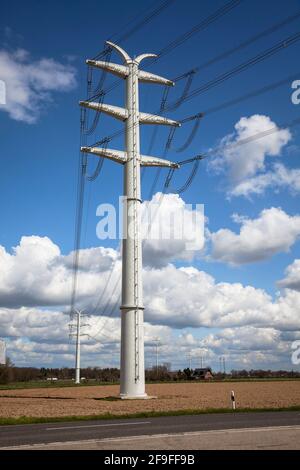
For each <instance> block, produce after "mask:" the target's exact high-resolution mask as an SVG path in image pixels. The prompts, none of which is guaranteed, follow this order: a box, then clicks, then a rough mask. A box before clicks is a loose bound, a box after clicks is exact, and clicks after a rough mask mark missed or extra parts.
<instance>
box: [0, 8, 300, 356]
mask: <svg viewBox="0 0 300 470" xmlns="http://www.w3.org/2000/svg"><path fill="white" fill-rule="evenodd" d="M224 3H225V2H224V0H220V1H219V0H214V1H213V2H209V1H201V2H198V1H195V0H189V1H188V2H180V1H178V0H176V1H174V3H173V4H172V6H170V7H169V8H166V9H165V10H164V11H163V12H162V13H161V14H160V15H159V16H158V17H157V18H155V19H154V20H153V21H150V22H149V23H148V24H147V25H145V26H144V27H143V28H142V29H141V30H140V31H137V32H136V33H134V34H133V35H132V36H131V37H130V38H128V39H127V40H125V41H124V42H122V43H121V45H122V47H124V49H126V50H127V51H128V52H129V53H130V54H131V55H138V54H140V53H143V52H157V51H159V50H160V49H162V48H163V47H164V46H165V45H167V44H168V43H170V42H171V41H172V40H173V39H174V38H176V37H178V36H179V35H180V34H182V33H183V32H185V31H188V30H189V29H191V28H192V27H193V26H194V25H195V24H197V23H199V22H200V21H201V19H202V18H205V17H207V16H209V15H210V14H211V13H212V12H213V11H215V10H217V8H219V7H221V6H222V5H223V4H224ZM151 5H153V6H155V5H158V2H154V3H153V2H151V1H145V0H144V1H143V2H142V3H141V2H137V1H134V0H130V1H128V2H119V1H116V2H114V3H113V4H110V3H108V2H99V1H91V0H86V1H84V2H83V1H81V0H80V1H79V0H77V1H75V2H72V4H71V2H68V1H63V2H58V1H56V0H54V1H51V2H50V1H43V2H37V1H32V0H28V1H27V2H21V1H16V2H14V3H9V2H7V3H6V4H5V5H4V6H2V11H1V20H0V37H1V40H2V41H1V43H2V46H1V48H0V49H1V50H2V51H5V52H6V53H8V54H10V55H11V56H13V54H15V53H16V51H17V50H20V49H22V50H25V51H27V52H28V53H29V55H28V56H27V58H26V59H25V60H26V61H27V63H31V64H34V63H37V62H38V61H40V60H41V59H42V58H47V59H53V61H55V62H56V63H59V64H62V65H64V66H66V67H68V68H69V70H72V71H73V72H72V73H73V74H74V77H75V78H74V80H76V84H75V83H73V84H72V85H71V84H70V86H69V88H68V87H65V90H64V89H63V87H61V88H60V89H59V87H57V89H56V90H55V89H51V87H50V88H49V90H50V91H49V95H48V97H47V98H46V99H45V100H44V101H45V102H43V103H41V104H42V108H43V109H42V110H41V112H39V113H38V115H36V121H35V122H33V123H28V122H24V119H23V120H20V119H19V120H16V119H14V118H12V117H11V115H9V113H8V112H6V111H7V110H6V109H5V107H2V108H0V129H1V130H0V155H1V160H2V171H1V174H0V187H1V194H2V197H1V198H0V213H1V219H2V224H1V231H0V245H2V246H3V247H4V248H5V250H6V251H7V252H9V253H11V249H12V247H14V246H17V245H18V244H19V242H20V239H21V237H22V236H28V237H30V236H39V237H49V239H50V240H52V242H53V243H54V244H56V245H58V246H59V247H60V250H61V253H62V254H65V255H67V254H68V253H69V252H70V251H71V250H72V248H73V244H74V219H75V208H76V187H77V186H76V185H77V162H78V148H79V114H80V110H79V106H78V101H79V100H80V99H84V98H85V96H86V65H85V59H87V58H92V57H93V56H94V55H95V54H96V53H97V52H99V51H100V50H102V48H103V43H104V41H105V40H106V39H107V38H110V37H112V40H113V39H115V37H116V36H113V35H114V34H115V33H122V32H123V31H124V30H125V31H126V30H127V29H128V27H129V28H130V25H129V26H128V27H127V28H126V27H125V29H124V25H126V23H127V22H128V21H130V20H131V19H132V17H134V15H136V14H139V13H140V14H141V17H142V16H144V13H143V12H145V11H147V10H149V8H150V7H151ZM298 10H300V2H299V1H298V0H288V1H286V2H283V1H279V0H276V1H270V0H265V1H263V2H261V1H258V0H253V1H249V0H244V1H242V2H241V4H240V5H239V6H237V7H236V8H235V9H233V10H232V11H231V12H230V13H228V14H226V15H225V16H224V17H222V18H221V19H219V20H218V21H216V22H215V23H213V24H211V25H210V26H208V27H207V28H206V29H205V30H204V31H201V32H199V33H197V34H195V35H194V36H193V37H192V38H191V39H189V40H187V41H185V42H184V43H183V44H182V45H181V46H179V47H177V48H175V49H174V50H173V51H172V52H171V53H169V54H167V55H165V56H164V57H162V58H161V59H160V60H158V61H157V62H155V63H154V64H152V65H151V66H150V65H149V66H147V63H146V61H145V62H144V66H145V68H146V70H149V71H152V72H154V73H157V74H159V75H162V76H165V77H168V78H174V77H176V76H179V75H180V74H182V73H184V72H186V71H187V70H190V69H191V68H193V67H195V66H200V70H199V72H198V73H197V74H196V75H195V78H194V82H193V85H192V90H193V89H194V88H197V87H199V86H201V85H202V84H205V83H207V82H209V81H210V80H211V79H214V78H215V77H217V76H218V75H220V74H222V73H224V72H226V71H228V70H231V69H232V68H234V67H235V66H236V65H238V64H240V63H242V62H244V61H246V60H247V59H249V58H251V57H253V56H255V55H256V54H258V53H259V52H262V51H264V50H265V49H267V48H269V47H271V46H273V45H274V44H276V43H278V42H279V41H281V40H283V39H285V38H287V37H289V36H290V35H292V34H295V33H297V32H298V31H299V26H300V18H298V19H297V20H295V21H293V22H291V23H290V24H288V25H286V26H285V27H283V28H280V29H279V30H278V31H276V32H274V33H273V34H270V35H268V36H266V37H264V38H262V39H260V40H258V41H256V42H255V43H254V44H252V45H250V46H248V47H246V48H243V49H242V50H240V51H238V52H236V53H234V54H232V55H230V56H229V57H228V58H226V59H223V60H220V61H218V62H217V63H215V64H214V65H212V66H210V67H206V68H205V69H203V70H201V65H203V64H205V63H206V62H207V61H208V60H210V59H211V58H214V57H216V56H217V55H219V54H221V53H222V52H225V51H227V50H228V49H231V48H233V47H237V46H238V45H239V44H240V43H241V42H243V41H244V40H247V39H248V38H251V37H252V36H254V35H255V34H258V33H260V32H261V31H264V30H265V29H267V28H269V27H271V26H272V25H275V24H276V23H279V22H280V21H282V20H283V19H284V18H287V17H289V16H291V15H293V14H296V13H298ZM16 11H17V12H18V14H17V15H16ZM299 47H300V42H297V43H295V44H294V45H292V46H291V47H288V48H286V49H283V50H281V51H280V52H279V53H277V54H275V55H274V56H272V57H270V58H269V59H267V60H265V61H263V62H262V63H260V64H258V65H255V66H254V67H252V68H249V69H248V70H247V71H245V72H243V73H241V74H239V75H237V76H235V77H233V78H231V79H230V80H228V81H226V82H224V83H222V84H221V85H219V86H217V87H215V88H213V89H212V90H210V91H208V92H206V93H203V94H201V95H199V96H196V97H195V98H194V99H192V100H189V101H187V102H186V103H184V104H183V105H182V106H181V107H180V108H179V109H177V110H176V111H174V112H173V113H169V114H168V116H170V117H171V118H173V119H178V120H180V119H182V118H184V117H186V116H189V115H192V114H195V113H197V112H203V111H206V110H207V109H209V108H211V107H212V106H215V105H218V104H220V103H223V102H226V101H227V100H230V99H233V98H235V97H238V96H240V95H243V94H246V93H249V92H250V91H252V90H255V89H258V88H261V87H263V86H265V85H268V84H270V83H272V82H276V81H278V80H280V79H284V78H286V77H288V76H289V75H293V74H297V73H298V72H299V79H300V67H299ZM112 60H113V61H115V62H119V58H118V57H117V56H116V55H113V57H112ZM95 76H97V72H95ZM0 79H1V70H0ZM115 80H116V78H115V77H114V78H111V77H107V79H106V82H105V86H104V88H105V87H108V86H109V85H110V84H111V83H113V82H114V81H115ZM7 86H8V87H9V83H8V85H7ZM182 88H183V82H180V83H179V84H178V85H177V86H176V87H175V88H174V89H172V91H171V93H170V95H169V96H170V97H171V99H172V100H173V99H175V98H176V97H177V96H179V95H180V90H182ZM162 91H163V89H162V88H161V87H160V86H155V85H141V87H140V104H141V109H142V110H143V111H148V112H153V113H155V112H157V109H158V108H159V103H160V99H161V95H162ZM291 93H292V90H291V83H287V84H285V85H283V86H281V87H279V88H277V89H275V90H273V91H271V92H268V93H265V94H263V95H260V96H257V97H255V98H251V99H249V100H246V101H243V102H241V103H240V104H238V105H235V106H232V107H229V108H227V109H224V110H221V111H219V112H216V113H213V114H211V115H207V116H205V117H204V118H203V120H202V121H201V125H200V129H199V132H198V134H197V136H196V138H195V139H194V141H193V143H192V145H191V146H190V147H189V149H188V150H186V151H185V152H184V153H182V154H176V152H174V151H173V152H170V153H169V155H168V157H169V158H170V159H174V160H176V159H178V158H179V159H180V160H181V159H184V158H189V157H191V156H194V155H197V154H199V153H201V152H205V151H207V150H209V149H211V148H214V147H216V146H217V145H219V143H220V140H221V139H222V138H224V137H225V136H228V135H230V134H232V133H233V132H234V126H235V125H236V123H237V122H239V120H240V119H241V118H242V117H245V118H247V119H248V118H250V117H251V116H253V115H263V116H267V117H269V118H270V120H271V121H272V122H273V123H275V124H276V125H278V126H279V127H280V124H282V123H286V122H290V121H292V120H293V119H296V118H298V117H299V110H300V105H298V106H297V105H295V104H293V103H292V101H291ZM49 97H50V99H49ZM123 100H124V88H123V87H122V86H120V87H118V88H116V89H115V90H113V91H111V92H110V93H108V94H107V96H105V102H106V103H109V104H115V105H119V106H122V105H123ZM33 113H35V114H37V112H36V111H33ZM121 126H122V124H120V123H119V122H114V121H113V120H112V119H111V118H108V117H101V120H100V123H99V126H98V128H97V131H96V133H95V134H94V135H93V136H91V137H90V139H89V143H90V144H92V143H93V142H94V141H97V140H99V139H101V138H102V137H104V136H106V135H108V134H111V133H112V132H114V131H115V130H118V129H120V128H121ZM189 129H190V128H189V127H188V125H186V126H183V127H182V128H181V129H180V130H179V131H177V132H176V138H175V142H176V143H177V144H178V145H180V144H181V143H182V142H183V141H184V137H185V136H187V135H188V131H189ZM290 132H291V138H290V139H289V140H288V142H287V143H286V144H284V145H282V148H281V149H280V151H279V152H278V156H276V157H274V159H272V157H269V158H267V157H268V155H266V158H265V168H264V170H263V172H264V173H267V172H268V171H272V168H273V163H274V160H275V159H276V161H280V162H281V163H282V164H283V165H284V166H285V167H286V168H288V169H289V170H293V169H298V168H299V144H300V128H299V127H297V126H295V127H293V128H291V129H290ZM167 134H168V130H164V129H159V134H158V135H159V138H158V139H157V141H156V145H155V147H154V149H153V153H154V154H155V155H157V156H161V155H162V153H163V148H164V143H165V141H166V138H167ZM151 135H152V129H150V127H148V128H146V129H142V132H141V137H142V148H141V150H142V152H144V153H145V152H146V151H147V148H148V146H149V140H150V137H151ZM232 139H236V134H235V136H234V137H232ZM109 146H110V147H112V148H117V149H122V148H123V139H122V137H121V138H117V139H115V140H113V141H112V142H111V143H110V144H109ZM254 151H255V149H254ZM212 158H214V156H213V157H212ZM89 162H90V168H93V166H94V165H95V161H94V160H91V159H89ZM259 173H260V172H257V173H255V175H254V176H257V175H258V174H259ZM185 176H186V175H185V174H184V172H180V173H179V174H178V176H176V183H177V185H179V186H180V184H181V183H182V182H183V181H184V178H185ZM153 177H154V171H153V170H147V175H146V177H145V181H144V183H143V184H144V186H143V196H144V197H146V196H147V194H148V192H149V189H150V185H151V182H152V179H153ZM162 183H163V179H161V180H160V187H159V188H158V189H161V188H162ZM229 184H230V183H229V180H228V175H227V174H226V171H225V170H223V172H222V173H221V174H220V173H216V172H215V171H213V170H212V169H211V168H210V167H209V164H208V163H207V161H204V162H201V164H200V170H199V172H198V174H197V176H196V178H195V181H194V183H193V185H192V186H191V187H190V188H189V189H188V191H187V192H186V193H185V194H184V195H183V196H182V197H183V199H184V201H185V202H186V203H189V204H197V203H199V204H204V205H205V215H206V216H207V218H208V220H209V222H208V225H207V228H208V229H209V231H210V232H211V233H216V232H218V231H219V230H220V229H225V228H226V229H229V230H231V231H233V232H235V233H239V225H238V224H237V223H236V222H234V221H233V220H232V217H231V216H232V214H239V215H241V216H245V217H248V218H249V219H257V218H258V217H259V216H260V213H261V211H263V210H268V209H270V208H272V207H274V208H281V209H282V211H284V212H285V213H286V214H288V216H289V217H295V216H297V215H298V213H299V192H297V191H295V189H293V188H291V187H290V185H285V186H281V187H280V188H279V189H278V188H277V187H272V186H270V187H268V188H267V189H266V190H265V191H263V192H262V194H259V195H257V194H252V195H251V196H250V197H244V196H239V197H230V198H229V197H228V185H229ZM121 188H122V171H121V168H119V167H118V165H116V164H113V163H111V162H107V161H105V162H104V166H103V170H102V173H101V175H100V177H99V178H98V179H97V180H96V182H93V183H88V184H87V193H86V194H87V197H86V200H85V202H86V204H85V207H84V222H83V236H82V248H89V247H96V246H99V244H100V243H99V240H98V239H97V237H96V232H95V229H96V224H97V222H98V218H97V217H96V207H97V205H98V204H100V203H101V202H111V203H114V204H116V203H117V200H118V196H119V193H120V191H121ZM226 188H227V189H226ZM226 190H227V195H226ZM87 201H89V203H87ZM297 239H298V236H296V235H295V240H294V243H291V244H290V246H289V249H288V252H284V251H285V250H278V252H275V253H274V255H272V256H268V257H266V259H263V260H261V261H259V262H251V263H247V264H243V263H239V265H235V266H232V265H231V264H230V263H228V262H227V263H226V262H220V260H216V259H215V260H212V259H208V258H207V256H204V255H203V254H202V255H199V254H197V255H196V256H195V258H194V260H193V261H192V265H193V266H194V267H196V268H197V269H199V270H204V271H205V272H207V273H208V274H210V275H211V276H213V278H214V279H215V281H216V282H217V283H221V282H227V283H242V284H243V285H251V286H253V287H254V288H257V289H263V290H265V291H266V293H268V294H271V295H272V296H274V295H275V293H276V291H277V290H278V287H277V285H276V282H277V281H279V280H281V279H283V278H284V277H285V274H284V271H285V269H286V268H287V267H288V266H289V265H291V264H292V263H293V261H294V260H295V259H297V258H298V257H299V241H297ZM102 244H103V243H102ZM104 246H106V247H108V246H112V247H116V244H115V243H107V242H106V243H104ZM172 262H173V263H174V265H175V266H177V267H179V266H182V265H184V266H186V262H182V260H180V259H173V260H172ZM189 328H190V326H189V325H187V331H190V330H189ZM205 331H206V333H207V330H205ZM211 331H212V332H213V331H214V329H212V330H211ZM217 331H218V330H217ZM194 333H195V335H196V337H202V336H203V331H200V330H199V331H198V332H196V331H195V330H194ZM66 360H67V359H66Z"/></svg>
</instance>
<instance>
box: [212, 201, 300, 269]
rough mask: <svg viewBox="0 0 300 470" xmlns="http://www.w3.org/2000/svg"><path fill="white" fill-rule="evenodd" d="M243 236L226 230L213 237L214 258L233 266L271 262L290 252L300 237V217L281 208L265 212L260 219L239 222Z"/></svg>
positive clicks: (237, 219) (221, 230)
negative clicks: (282, 253)
mask: <svg viewBox="0 0 300 470" xmlns="http://www.w3.org/2000/svg"><path fill="white" fill-rule="evenodd" d="M235 220H236V221H237V222H240V224H241V228H240V232H239V233H235V232H233V231H232V230H229V229H225V228H222V229H220V230H218V231H217V232H215V233H212V234H211V242H212V258H214V259H216V260H218V261H223V262H226V263H230V264H233V265H239V264H245V263H253V262H256V261H261V260H264V259H268V258H270V257H271V256H273V255H275V254H276V253H280V252H287V251H289V249H290V248H291V246H292V245H293V244H294V243H295V242H296V241H297V240H298V239H299V237H300V216H298V215H296V216H290V215H288V214H286V213H285V212H284V211H283V210H282V209H281V208H276V207H272V208H270V209H264V210H263V211H262V212H261V213H260V215H259V217H258V218H257V219H248V218H238V217H235Z"/></svg>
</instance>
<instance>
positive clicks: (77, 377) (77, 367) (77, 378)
mask: <svg viewBox="0 0 300 470" xmlns="http://www.w3.org/2000/svg"><path fill="white" fill-rule="evenodd" d="M80 317H81V312H80V311H78V312H77V329H76V362H75V383H76V384H80V321H81V318H80Z"/></svg>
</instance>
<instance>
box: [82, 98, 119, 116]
mask: <svg viewBox="0 0 300 470" xmlns="http://www.w3.org/2000/svg"><path fill="white" fill-rule="evenodd" d="M79 104H80V106H82V107H83V108H89V109H94V110H95V111H98V112H99V111H101V112H102V113H105V114H108V115H109V116H112V117H114V118H116V119H119V120H120V121H125V120H126V119H127V118H128V111H127V109H124V108H120V107H119V106H112V105H110V104H104V103H94V102H93V101H92V102H91V101H79Z"/></svg>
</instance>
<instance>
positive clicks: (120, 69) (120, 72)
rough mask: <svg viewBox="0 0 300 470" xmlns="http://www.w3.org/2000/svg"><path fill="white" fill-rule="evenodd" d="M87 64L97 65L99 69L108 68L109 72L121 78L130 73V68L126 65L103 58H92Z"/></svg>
mask: <svg viewBox="0 0 300 470" xmlns="http://www.w3.org/2000/svg"><path fill="white" fill-rule="evenodd" d="M86 63H87V65H90V66H92V67H96V68H98V69H102V70H106V71H107V72H110V73H112V74H113V75H117V76H118V77H121V78H126V77H128V75H129V69H128V67H127V66H126V65H120V64H114V63H113V62H104V61H102V60H90V59H88V60H87V61H86Z"/></svg>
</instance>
